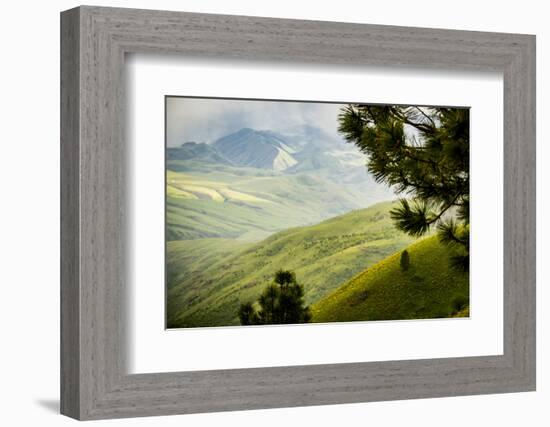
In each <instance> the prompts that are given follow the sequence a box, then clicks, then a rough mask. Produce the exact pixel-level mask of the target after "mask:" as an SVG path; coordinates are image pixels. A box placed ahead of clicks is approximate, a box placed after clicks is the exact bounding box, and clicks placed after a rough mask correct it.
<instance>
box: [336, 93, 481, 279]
mask: <svg viewBox="0 0 550 427" xmlns="http://www.w3.org/2000/svg"><path fill="white" fill-rule="evenodd" d="M469 120H470V115H469V110H468V109H464V108H444V107H403V106H373V105H362V104H353V105H348V106H347V107H344V108H343V109H342V111H341V113H340V115H339V128H338V130H339V132H340V133H341V134H342V135H343V136H344V138H345V139H346V141H347V142H350V143H353V144H355V145H356V146H357V147H358V148H359V149H360V150H361V152H363V153H364V154H366V155H367V158H368V160H367V168H368V170H369V172H370V173H372V174H373V176H374V178H375V179H376V181H377V182H384V183H386V184H388V185H390V186H391V187H393V188H394V189H395V190H396V192H397V193H400V194H403V195H404V196H406V197H403V198H401V199H400V201H399V203H400V204H399V206H398V207H397V208H395V209H393V210H392V211H391V217H392V219H393V220H394V221H395V223H396V225H397V227H398V228H399V229H401V230H402V231H404V232H406V233H408V234H410V235H412V236H422V235H424V234H426V233H427V232H428V231H429V230H430V229H431V228H432V227H436V228H437V230H438V235H439V239H440V241H441V242H443V243H445V244H447V245H450V246H453V247H455V249H456V250H455V251H454V255H453V256H452V258H451V261H452V263H453V265H454V266H456V267H458V268H460V269H462V270H464V271H467V270H468V268H469V234H470V233H469V230H470V225H469V203H470V192H469V186H470V174H469V140H470V137H469V127H470V123H469Z"/></svg>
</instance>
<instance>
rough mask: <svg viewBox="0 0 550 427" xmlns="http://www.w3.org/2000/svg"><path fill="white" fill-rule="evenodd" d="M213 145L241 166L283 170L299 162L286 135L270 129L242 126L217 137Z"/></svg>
mask: <svg viewBox="0 0 550 427" xmlns="http://www.w3.org/2000/svg"><path fill="white" fill-rule="evenodd" d="M212 146H213V147H215V148H216V150H218V151H219V152H220V153H221V154H222V155H223V156H225V157H227V158H228V159H230V160H231V161H232V162H233V163H235V164H236V165H239V166H247V167H255V168H261V169H273V170H277V171H283V170H285V169H287V168H289V167H291V166H293V165H295V164H296V163H297V162H298V161H297V160H296V159H295V158H294V157H293V154H294V153H295V150H294V149H293V148H292V147H291V146H290V145H289V144H288V143H287V141H285V139H284V137H282V136H281V135H279V134H277V133H275V132H273V131H269V130H255V129H251V128H242V129H240V130H238V131H236V132H233V133H230V134H229V135H225V136H223V137H221V138H219V139H217V140H216V141H214V143H213V144H212Z"/></svg>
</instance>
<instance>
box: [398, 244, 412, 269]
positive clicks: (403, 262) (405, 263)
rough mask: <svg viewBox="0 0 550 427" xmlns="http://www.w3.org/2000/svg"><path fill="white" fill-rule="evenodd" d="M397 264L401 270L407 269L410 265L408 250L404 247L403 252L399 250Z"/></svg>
mask: <svg viewBox="0 0 550 427" xmlns="http://www.w3.org/2000/svg"><path fill="white" fill-rule="evenodd" d="M399 265H400V266H401V270H403V271H407V270H408V269H409V266H410V265H411V258H410V256H409V252H408V251H407V250H406V249H405V250H404V251H403V252H401V258H400V259H399Z"/></svg>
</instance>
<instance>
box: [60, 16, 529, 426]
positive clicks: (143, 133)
mask: <svg viewBox="0 0 550 427" xmlns="http://www.w3.org/2000/svg"><path fill="white" fill-rule="evenodd" d="M61 36H62V37H61V40H62V67H61V68H62V72H61V82H62V99H61V120H62V138H61V155H62V218H61V223H62V283H61V294H62V304H61V315H62V321H61V350H62V351H61V353H62V354H61V355H62V360H61V402H62V405H61V406H62V413H64V414H66V415H68V416H71V417H74V418H77V419H101V418H116V417H131V416H149V415H165V414H183V413H194V412H212V411H226V410H242V409H256V408H273V407H284V406H301V405H320V404H335V403H347V402H363V401H377V400H390V399H409V398H422V397H435V396H457V395H465V394H481V393H502V392H515V391H528V390H534V388H535V268H534V267H535V181H534V180H535V170H534V166H535V119H534V111H535V39H534V37H533V36H529V35H518V34H495V33H482V32H465V31H452V30H434V29H420V28H405V27H389V26H372V25H358V24H344V23H332V22H315V21H296V20H280V19H270V18H255V17H240V16H222V15H207V14H194V13H182V12H163V11H145V10H132V9H112V8H102V7H87V6H83V7H79V8H76V9H72V10H69V11H66V12H63V13H62V19H61Z"/></svg>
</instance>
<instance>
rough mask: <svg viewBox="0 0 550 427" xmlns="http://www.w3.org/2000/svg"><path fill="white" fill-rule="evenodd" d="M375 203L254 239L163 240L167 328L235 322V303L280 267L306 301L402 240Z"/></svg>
mask: <svg viewBox="0 0 550 427" xmlns="http://www.w3.org/2000/svg"><path fill="white" fill-rule="evenodd" d="M391 207H392V203H390V202H387V203H380V204H377V205H374V206H372V207H370V208H367V209H361V210H356V211H353V212H350V213H348V214H345V215H341V216H338V217H334V218H331V219H329V220H326V221H324V222H321V223H319V224H316V225H313V226H306V227H298V228H292V229H288V230H284V231H281V232H278V233H276V234H273V235H271V236H270V237H268V238H267V239H265V240H263V241H261V242H257V243H245V242H238V241H231V240H226V239H198V240H193V241H179V242H169V243H168V247H167V256H168V271H169V275H168V306H167V309H168V324H169V326H170V327H184V326H222V325H231V324H238V319H237V310H238V307H239V304H240V303H241V302H245V301H253V300H255V299H256V298H257V297H258V295H259V294H260V293H261V291H262V290H263V289H264V287H265V286H266V284H268V283H269V282H270V281H271V280H272V279H273V274H274V273H275V271H277V270H278V269H281V268H284V269H288V270H292V271H294V272H295V273H296V276H297V279H298V281H299V282H300V283H301V284H303V285H304V287H305V298H306V301H307V303H313V302H315V301H318V300H319V299H320V298H322V297H324V296H326V295H327V294H329V293H330V292H331V291H332V290H333V289H335V288H336V287H338V286H339V285H340V284H341V283H343V282H345V281H346V280H349V279H350V278H351V277H353V276H354V275H356V274H357V273H359V272H360V271H363V270H365V269H366V268H368V267H370V266H372V265H374V264H376V263H377V262H378V261H381V260H383V259H384V258H386V257H388V256H389V255H391V254H392V253H395V252H396V251H399V250H401V249H403V248H404V247H406V246H407V245H408V244H410V242H411V240H412V239H411V238H410V237H408V236H406V235H405V234H403V233H402V232H400V231H398V230H397V229H396V228H395V226H394V224H393V222H392V220H391V218H390V217H389V210H390V208H391Z"/></svg>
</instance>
